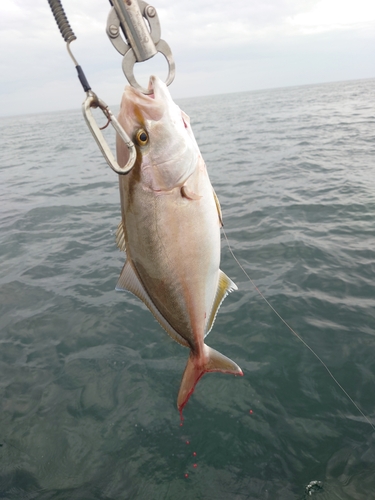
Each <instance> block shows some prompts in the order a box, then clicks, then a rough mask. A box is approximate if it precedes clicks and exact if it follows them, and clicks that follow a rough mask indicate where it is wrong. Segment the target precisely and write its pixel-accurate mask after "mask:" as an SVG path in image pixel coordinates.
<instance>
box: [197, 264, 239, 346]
mask: <svg viewBox="0 0 375 500" xmlns="http://www.w3.org/2000/svg"><path fill="white" fill-rule="evenodd" d="M233 290H238V288H237V285H236V284H235V283H233V281H232V280H231V279H230V278H228V276H227V275H226V274H224V273H223V271H222V270H221V269H219V283H218V285H217V290H216V296H215V300H214V303H213V305H212V309H211V313H210V316H209V318H208V321H207V323H206V333H205V335H204V336H205V337H206V336H207V335H208V334H209V333H210V331H211V328H212V326H213V324H214V321H215V318H216V315H217V312H218V310H219V307H220V306H221V303H222V302H223V300H224V299H225V297H226V296H227V295H228V293H230V292H233Z"/></svg>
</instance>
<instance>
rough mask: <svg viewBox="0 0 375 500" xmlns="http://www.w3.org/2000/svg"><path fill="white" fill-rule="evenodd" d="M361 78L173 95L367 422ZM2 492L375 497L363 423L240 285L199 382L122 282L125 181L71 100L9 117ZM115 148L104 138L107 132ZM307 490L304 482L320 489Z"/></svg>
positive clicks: (374, 173)
mask: <svg viewBox="0 0 375 500" xmlns="http://www.w3.org/2000/svg"><path fill="white" fill-rule="evenodd" d="M374 102H375V80H362V81H350V82H340V83H331V84H324V85H313V86H303V87H295V88H283V89H273V90H262V91H257V92H245V93H238V94H227V95H221V96H209V97H202V98H194V99H184V100H180V101H179V102H178V104H179V105H180V106H181V108H182V109H184V110H185V111H186V112H187V113H188V114H189V115H190V117H191V121H192V127H193V130H194V133H195V136H196V139H197V141H198V144H199V146H200V148H201V152H202V155H203V157H204V159H205V161H206V164H207V168H208V171H209V174H210V177H211V181H212V184H213V185H214V188H215V190H216V193H217V195H218V197H219V199H220V202H221V206H222V210H223V218H224V226H225V227H224V229H225V231H226V234H227V236H228V239H229V242H230V245H231V247H232V249H233V251H234V253H235V255H236V256H237V258H238V259H239V261H240V262H241V264H242V266H243V267H244V269H245V270H246V272H247V273H248V274H249V275H250V277H251V278H252V279H253V280H254V282H255V283H256V285H257V286H258V287H259V290H260V291H261V292H262V293H263V294H264V295H265V296H266V297H267V299H268V300H269V302H270V303H271V304H272V306H273V307H274V308H275V309H276V310H277V311H278V313H279V314H280V315H281V316H282V317H283V318H284V319H285V320H286V321H287V322H288V323H289V324H290V325H291V327H292V328H293V329H294V330H295V331H296V332H297V333H298V334H299V335H300V336H301V337H302V338H303V339H304V340H305V341H306V342H307V343H308V344H309V345H310V346H311V348H313V349H314V351H315V352H316V353H317V354H318V355H319V356H320V358H321V359H322V360H323V361H324V363H326V365H327V367H328V368H329V370H331V372H332V373H333V374H334V376H335V377H336V378H337V380H338V381H339V382H340V384H342V386H343V387H344V388H345V389H346V391H347V392H348V393H349V394H350V396H351V397H352V398H353V400H354V401H355V402H356V403H357V404H358V405H359V406H360V408H361V409H362V411H363V412H364V413H365V414H366V415H367V416H368V418H369V420H370V421H371V423H372V424H373V425H375V309H374V306H375V108H374ZM0 127H1V150H0V200H1V201H0V202H1V205H0V207H1V208H0V310H1V316H0V445H1V446H0V498H3V499H9V500H21V499H42V500H47V499H51V500H52V499H54V500H63V499H64V500H65V499H66V500H72V499H77V500H86V499H87V500H92V499H100V500H121V499H165V500H174V499H179V500H185V499H186V500H190V499H191V500H196V499H202V500H211V499H212V500H221V499H222V500H228V499H229V500H231V499H236V500H237V499H238V500H245V499H249V500H253V499H254V500H256V499H269V500H284V499H285V500H301V499H303V498H311V497H314V498H315V497H316V498H318V499H325V500H326V499H341V500H346V499H348V500H349V499H350V500H353V499H358V500H362V499H363V500H369V499H371V498H375V433H374V431H373V428H372V427H371V425H369V423H368V422H367V421H366V420H365V419H364V418H363V416H362V415H361V414H360V413H359V412H358V411H357V410H356V408H355V407H354V406H353V404H352V403H351V402H350V401H349V400H348V398H347V397H346V396H345V395H344V394H343V393H342V392H341V390H340V389H339V388H338V387H337V385H335V383H334V382H333V381H332V379H331V378H330V377H329V375H328V373H327V371H326V370H325V368H324V367H323V366H322V365H321V364H320V363H319V362H318V361H317V359H316V358H315V357H314V356H313V355H312V354H311V352H310V351H309V350H308V349H307V348H306V347H305V346H304V345H303V344H302V343H301V342H300V341H299V340H298V339H297V338H296V337H295V336H294V335H293V334H292V333H291V331H290V330H288V328H287V327H286V326H285V325H284V324H283V323H282V322H281V320H280V319H279V318H278V317H277V316H276V315H275V313H274V312H273V311H272V310H271V308H270V307H269V306H268V305H267V304H266V303H265V302H264V300H263V299H262V298H261V297H260V295H259V294H258V292H257V291H256V290H255V288H254V287H253V285H252V284H251V283H250V282H249V281H248V279H247V278H246V276H245V275H244V274H243V272H242V271H241V269H240V268H239V266H238V265H237V263H236V262H235V261H234V259H233V258H232V256H231V254H230V252H229V250H228V247H227V244H226V242H225V240H224V239H223V245H222V247H223V248H222V264H221V268H222V269H223V270H224V272H225V273H226V274H228V275H229V276H230V277H231V278H232V279H233V280H234V281H235V282H236V283H237V285H238V287H239V291H237V292H235V293H232V294H231V295H230V296H229V297H228V298H227V299H226V300H225V302H224V303H223V305H222V307H221V309H220V311H219V314H218V316H217V319H216V322H215V325H214V328H213V330H212V332H211V333H210V335H209V337H208V338H207V344H208V345H210V346H212V347H213V348H215V349H217V350H219V351H220V352H222V353H223V354H225V355H226V356H229V357H230V358H231V359H233V360H234V361H235V362H236V363H238V364H239V365H240V366H241V368H242V369H243V372H244V377H232V376H228V375H224V374H220V373H214V374H208V375H205V376H204V377H203V379H202V380H201V381H200V382H199V384H198V385H197V387H196V390H195V392H194V394H193V395H192V397H191V398H190V400H189V402H188V404H187V406H186V408H185V410H184V417H185V420H184V422H183V425H182V426H181V425H180V418H179V414H178V411H177V408H176V398H177V393H178V389H179V384H180V380H181V376H182V373H183V370H184V368H185V364H186V360H187V357H188V351H187V349H185V348H183V347H182V346H180V345H179V344H177V343H175V342H173V341H172V340H171V339H170V338H169V337H168V336H167V334H166V333H165V332H164V331H163V330H162V328H161V327H160V326H159V324H158V323H157V322H156V321H155V320H154V319H153V316H152V315H151V313H150V312H149V311H148V310H147V309H146V308H145V306H144V305H143V304H142V303H141V302H140V301H139V300H138V299H136V298H135V297H134V296H132V295H131V294H129V293H116V292H115V290H114V287H115V284H116V281H117V278H118V276H119V273H120V271H121V268H122V266H123V263H124V258H125V256H124V254H122V253H121V252H120V251H119V250H118V249H117V247H116V244H115V232H116V228H117V224H118V222H119V220H120V203H119V194H118V182H117V176H116V174H114V172H112V171H111V170H110V169H109V168H108V167H107V165H106V163H105V162H104V160H103V158H102V157H101V155H100V153H99V151H98V149H97V146H96V144H95V143H94V141H93V139H92V137H91V136H90V133H89V131H88V130H87V128H86V126H85V124H84V121H83V118H82V116H81V113H80V110H75V111H68V112H59V113H56V112H55V113H51V114H39V115H32V116H31V115H29V116H19V117H8V118H3V119H2V120H1V123H0ZM110 141H111V144H112V146H113V144H114V140H113V137H111V138H110ZM312 481H318V482H317V483H313V482H312Z"/></svg>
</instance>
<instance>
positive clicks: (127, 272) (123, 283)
mask: <svg viewBox="0 0 375 500" xmlns="http://www.w3.org/2000/svg"><path fill="white" fill-rule="evenodd" d="M116 290H117V291H118V292H123V291H124V290H128V291H129V292H131V293H132V294H134V295H135V296H136V297H138V298H139V299H141V301H142V302H143V303H144V304H146V306H147V307H148V308H149V309H150V311H151V312H152V314H153V315H154V317H155V319H156V320H157V321H158V322H159V323H160V324H161V326H162V327H163V328H164V330H165V331H166V332H167V333H168V335H169V336H170V337H172V339H173V340H175V341H176V342H178V343H179V344H181V345H183V346H185V347H190V346H189V344H188V342H187V341H186V340H185V339H184V338H183V337H181V335H180V334H179V333H177V332H176V330H175V329H174V328H173V327H172V326H171V325H170V324H169V323H168V321H167V320H166V319H165V318H164V316H163V315H162V314H161V313H160V312H159V310H158V309H157V307H156V306H155V304H154V303H153V301H152V299H151V297H150V296H149V294H148V293H147V291H146V290H145V288H144V286H143V284H142V282H141V280H140V279H139V277H138V275H137V271H136V270H135V269H134V268H133V266H132V264H131V263H130V261H129V260H128V261H126V263H125V265H124V267H123V268H122V271H121V274H120V277H119V279H118V282H117V285H116Z"/></svg>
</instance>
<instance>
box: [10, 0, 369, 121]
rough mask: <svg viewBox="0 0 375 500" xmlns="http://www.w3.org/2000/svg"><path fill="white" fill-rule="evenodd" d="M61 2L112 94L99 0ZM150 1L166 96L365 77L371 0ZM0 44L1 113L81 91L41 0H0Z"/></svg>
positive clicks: (46, 107) (79, 49)
mask: <svg viewBox="0 0 375 500" xmlns="http://www.w3.org/2000/svg"><path fill="white" fill-rule="evenodd" d="M62 3H63V6H64V9H65V12H66V14H67V16H68V19H69V22H70V24H71V26H72V28H73V31H74V32H75V34H76V36H77V40H76V41H74V42H73V43H72V44H71V48H72V51H73V53H74V55H75V57H76V58H77V60H78V62H79V63H80V64H81V66H82V68H83V69H84V71H85V73H86V76H87V78H88V80H89V82H90V84H91V86H92V88H93V90H94V91H95V92H96V93H97V94H98V95H99V96H100V97H101V98H102V99H103V100H104V101H106V102H107V103H108V104H110V105H113V104H118V103H119V102H120V98H121V93H122V90H123V87H124V85H125V83H126V80H125V77H124V74H123V72H122V68H121V63H122V57H121V56H120V54H118V52H117V51H116V50H115V49H114V48H113V47H112V45H111V43H110V41H109V40H108V38H107V35H106V33H105V27H106V22H107V15H108V12H109V9H110V5H109V2H108V1H106V0H63V2H62ZM150 3H151V4H152V5H154V6H155V7H156V9H157V12H158V15H159V18H160V21H161V27H162V38H163V39H164V40H166V41H167V42H168V44H169V45H170V47H171V48H172V52H173V54H174V58H175V61H176V79H175V81H174V82H173V84H172V85H171V87H170V89H171V93H172V95H173V96H174V97H175V98H176V97H190V96H197V95H207V94H222V93H228V92H238V91H245V90H254V89H262V88H271V87H284V86H290V85H302V84H309V83H320V82H329V81H339V80H350V79H361V78H373V77H375V1H374V0H237V1H233V2H230V1H229V2H228V1H227V0H215V1H213V0H155V2H150ZM0 44H1V45H0V46H1V51H0V104H1V107H0V114H1V115H11V114H23V113H34V112H45V111H53V110H60V109H72V108H78V107H80V105H81V103H82V101H83V99H84V97H85V95H84V92H83V90H82V87H81V86H80V84H79V82H78V80H77V77H76V71H75V68H74V65H73V63H72V61H71V59H70V57H69V56H68V53H67V51H66V48H65V42H64V41H63V38H62V37H61V35H60V32H59V30H58V28H57V25H56V23H55V20H54V18H53V16H52V13H51V11H50V9H49V5H48V2H47V0H33V1H30V0H7V1H2V2H1V5H0ZM166 67H167V66H166V63H165V61H164V59H163V57H162V56H160V55H158V56H157V57H155V58H154V59H153V60H151V61H148V62H146V63H141V64H138V65H137V68H136V76H137V77H139V79H140V80H141V82H142V83H144V84H145V80H144V79H143V80H142V78H146V76H147V75H149V74H151V73H154V72H155V71H156V70H157V71H156V72H157V74H159V76H162V77H163V76H164V73H166ZM142 73H144V77H142Z"/></svg>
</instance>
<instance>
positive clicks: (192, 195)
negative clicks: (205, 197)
mask: <svg viewBox="0 0 375 500" xmlns="http://www.w3.org/2000/svg"><path fill="white" fill-rule="evenodd" d="M181 196H182V197H184V198H187V199H188V200H200V199H201V198H202V196H200V195H199V194H196V193H193V191H189V189H188V188H187V187H186V186H182V188H181Z"/></svg>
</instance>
